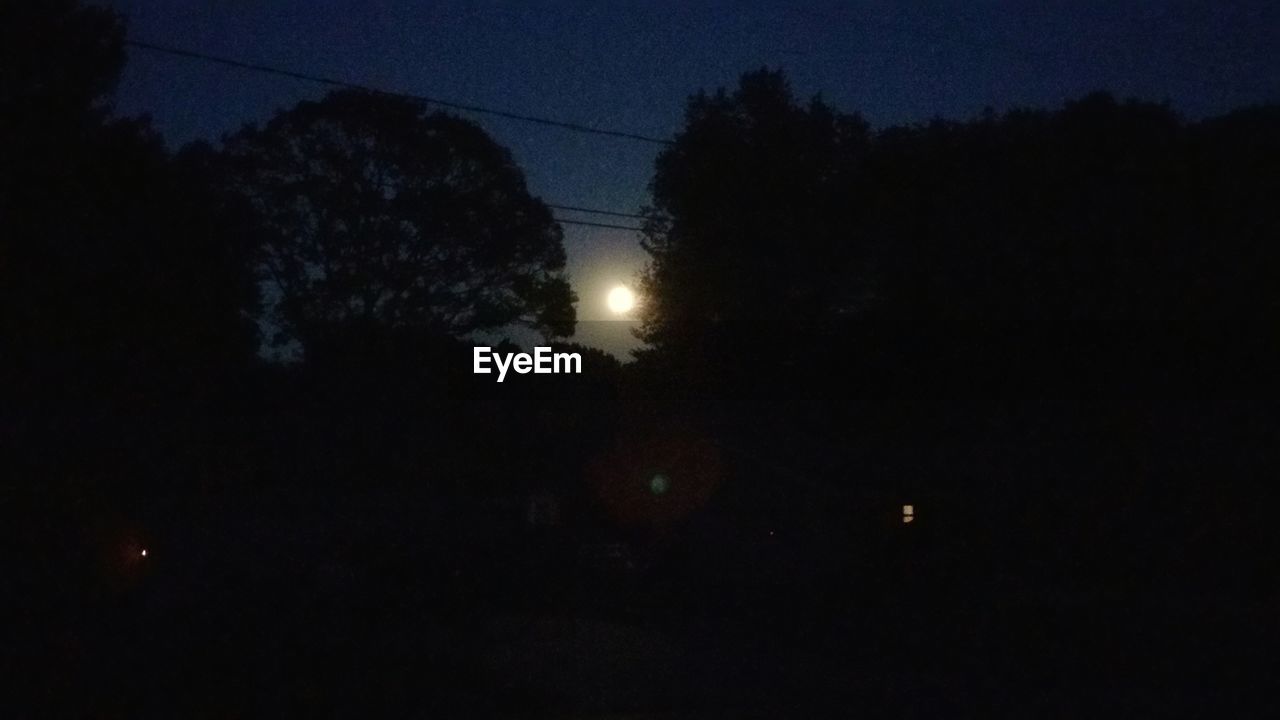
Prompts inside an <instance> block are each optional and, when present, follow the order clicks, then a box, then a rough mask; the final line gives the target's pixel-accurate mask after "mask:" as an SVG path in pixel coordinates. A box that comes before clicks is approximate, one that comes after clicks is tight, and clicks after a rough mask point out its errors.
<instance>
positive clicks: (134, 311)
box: [0, 2, 257, 479]
mask: <svg viewBox="0 0 1280 720" xmlns="http://www.w3.org/2000/svg"><path fill="white" fill-rule="evenodd" d="M4 8H5V10H4V12H5V13H6V14H10V13H12V14H14V15H16V16H11V17H6V18H5V22H3V23H0V25H2V26H3V30H0V32H3V33H4V42H3V43H2V44H3V50H0V53H3V63H0V78H2V79H3V85H0V104H2V105H3V108H2V110H0V157H3V158H4V161H3V162H0V225H2V226H3V227H4V231H3V233H0V258H3V263H2V266H3V271H2V272H0V328H2V331H3V333H4V336H5V351H4V357H3V359H2V360H0V364H2V365H3V370H4V372H5V374H6V376H7V377H6V380H7V381H8V382H6V385H7V386H8V387H12V388H13V389H14V393H13V395H12V396H11V397H12V400H11V402H9V403H6V408H5V410H6V411H7V412H14V413H16V414H20V415H21V416H22V417H23V422H21V423H12V424H10V423H6V429H8V428H22V431H23V433H24V437H23V441H22V442H20V443H19V446H21V447H23V448H24V449H26V450H27V451H28V452H29V453H30V456H31V457H32V458H33V459H34V460H35V462H39V463H49V462H51V461H53V459H54V458H57V459H58V461H59V462H63V463H67V464H80V465H83V466H86V467H91V468H93V470H92V473H93V474H101V475H103V476H113V477H121V476H125V477H130V478H133V479H139V475H138V474H137V473H131V472H123V471H113V470H111V469H109V468H108V467H107V466H106V465H105V464H103V463H102V462H101V456H100V455H98V454H97V453H100V452H110V453H120V452H121V451H122V450H124V451H126V452H124V456H125V457H130V458H132V459H131V460H130V461H129V462H134V461H137V460H138V459H139V458H140V457H141V456H142V453H141V452H135V453H130V452H128V450H129V448H133V449H135V450H136V449H137V448H138V447H139V446H140V445H146V446H147V447H149V448H151V449H159V448H169V449H168V450H165V451H164V452H175V453H176V452H179V450H178V448H179V446H180V445H182V443H179V442H177V441H176V440H174V438H173V437H172V436H170V437H169V440H170V442H165V441H163V440H161V438H160V435H159V434H158V432H159V429H160V428H163V429H164V431H165V432H169V433H179V432H184V430H183V428H185V430H188V431H189V430H191V428H190V427H188V426H186V425H184V424H183V423H176V422H174V420H175V416H182V417H185V418H187V419H191V418H192V417H194V416H195V415H198V414H199V413H200V412H201V410H200V409H201V408H203V409H207V405H206V404H205V403H207V402H209V401H211V400H212V399H213V398H214V397H216V396H217V395H218V394H219V393H221V392H225V389H222V388H219V387H218V386H219V384H220V383H222V382H224V381H226V380H227V378H228V375H229V373H233V372H236V371H237V370H239V369H242V368H243V367H244V366H246V365H247V364H248V363H250V362H252V361H253V359H254V356H255V352H256V345H257V341H256V326H255V324H254V322H253V320H252V315H253V314H255V312H256V303H257V283H256V280H255V278H254V271H253V267H252V264H251V259H252V254H253V250H254V247H253V246H254V243H255V236H256V232H255V230H254V228H253V223H254V219H253V217H252V216H251V215H249V214H248V213H247V207H246V206H245V205H244V203H243V201H242V200H239V199H238V198H236V197H235V196H232V195H229V194H227V193H222V192H219V191H218V183H217V182H216V178H215V170H214V168H213V167H212V165H211V153H210V152H209V151H208V150H207V149H201V148H199V147H193V148H191V149H189V150H188V151H186V152H184V153H182V154H180V155H179V156H178V157H177V158H174V157H171V156H170V155H169V153H168V152H166V150H165V148H164V145H163V142H162V140H161V139H160V137H159V136H158V135H157V134H156V133H154V132H153V131H152V130H151V129H150V127H149V125H148V123H147V121H145V120H134V119H117V118H113V117H112V116H111V115H110V112H109V108H110V104H109V101H110V93H111V90H112V88H113V87H114V84H115V81H116V77H117V75H118V73H119V71H120V68H121V64H122V61H123V58H124V52H123V50H122V44H121V43H122V40H123V27H122V23H121V21H120V20H119V18H117V17H116V16H115V15H114V14H113V13H110V12H108V11H104V10H102V9H98V8H83V9H81V8H79V7H78V6H77V5H76V4H74V3H69V2H52V3H21V4H17V3H6V4H5V6H4ZM9 20H13V22H9ZM192 435H194V433H191V434H189V435H188V437H187V438H185V440H184V442H185V441H186V440H191V439H192ZM55 448H56V452H55V451H54V449H55ZM151 460H152V462H151V464H152V466H153V467H158V466H160V465H162V464H163V463H161V462H159V461H158V460H157V459H156V458H151ZM45 469H48V468H47V466H46V468H45ZM67 477H70V475H67Z"/></svg>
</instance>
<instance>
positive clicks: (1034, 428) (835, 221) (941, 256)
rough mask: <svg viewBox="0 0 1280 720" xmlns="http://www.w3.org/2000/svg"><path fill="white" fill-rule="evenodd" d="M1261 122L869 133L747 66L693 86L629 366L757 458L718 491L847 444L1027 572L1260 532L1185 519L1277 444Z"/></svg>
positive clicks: (1082, 120) (1027, 116)
mask: <svg viewBox="0 0 1280 720" xmlns="http://www.w3.org/2000/svg"><path fill="white" fill-rule="evenodd" d="M1278 127H1280V126H1278V125H1277V116H1276V114H1275V111H1274V109H1273V108H1272V109H1267V108H1262V109H1256V110H1251V111H1248V112H1241V113H1235V114H1233V115H1231V116H1228V117H1226V118H1221V119H1217V120H1211V121H1205V122H1201V123H1191V124H1188V123H1186V122H1184V121H1183V120H1182V119H1181V118H1179V117H1178V116H1177V115H1176V114H1175V113H1174V112H1173V111H1171V110H1170V109H1169V108H1168V107H1166V106H1162V105H1156V104H1151V103H1141V102H1134V101H1130V102H1117V101H1116V100H1114V99H1113V98H1111V97H1110V96H1108V95H1105V94H1095V95H1091V96H1088V97H1085V98H1083V99H1081V100H1079V101H1076V102H1072V103H1068V104H1067V105H1066V107H1064V108H1063V109H1061V110H1058V111H1027V110H1015V111H1012V112H1009V113H1007V114H1005V115H1002V116H998V115H996V114H995V113H992V112H988V113H986V114H984V115H983V116H982V117H979V118H976V119H974V120H972V121H967V122H952V121H943V120H936V121H933V122H929V123H925V124H922V125H915V126H905V127H895V128H888V129H885V130H882V131H879V132H876V133H874V134H872V133H868V132H867V131H866V128H865V126H864V125H863V124H861V123H860V122H859V121H857V120H856V118H845V117H842V116H840V115H838V114H836V113H835V112H834V111H832V110H830V109H828V108H826V107H824V106H822V105H821V104H818V103H815V104H812V105H810V106H809V107H807V108H806V107H802V106H800V105H799V104H797V103H796V102H794V100H793V99H792V98H791V96H790V94H789V93H788V92H787V89H786V84H785V82H784V80H783V79H782V77H781V76H780V75H777V74H774V73H768V72H761V73H755V74H750V75H747V76H745V77H744V78H743V81H742V84H741V86H740V87H739V89H738V90H737V91H736V92H735V93H733V94H727V93H724V92H721V93H719V94H717V95H715V96H707V95H699V96H696V97H694V98H693V99H692V100H691V101H690V105H689V112H688V120H687V124H686V128H685V130H684V131H683V132H682V133H681V134H680V136H679V137H678V138H677V142H676V144H675V145H674V146H673V147H672V148H671V149H669V150H668V151H666V152H664V153H663V154H662V155H661V156H660V157H659V159H658V162H657V166H656V173H655V176H654V180H653V184H652V193H653V204H654V207H655V212H654V215H653V217H652V218H651V219H650V230H649V232H648V233H647V237H646V248H647V249H648V251H649V252H650V254H651V256H652V262H651V265H650V268H649V271H648V276H647V277H646V280H645V291H646V294H647V300H646V306H645V313H646V316H645V324H644V328H643V332H642V335H643V337H644V338H645V339H647V340H649V341H650V343H651V344H652V346H653V348H652V349H651V350H650V351H648V352H647V353H646V354H645V355H644V356H643V357H642V365H644V364H647V365H649V366H653V367H656V368H658V369H659V372H658V373H657V376H658V377H660V378H669V377H671V376H672V375H674V376H676V377H681V378H684V379H688V380H690V381H691V382H692V383H693V384H694V387H693V388H692V389H693V390H695V391H696V393H694V394H696V395H699V396H701V397H703V398H704V399H710V400H712V401H713V402H711V403H707V404H706V405H707V407H709V408H711V409H710V410H707V411H704V412H705V413H706V414H710V415H712V416H716V417H714V418H713V419H716V420H718V421H719V422H720V423H721V424H722V425H723V426H724V428H722V430H721V431H720V440H721V441H722V443H723V444H724V445H725V446H726V447H729V448H732V446H733V444H734V443H737V444H743V443H744V441H746V440H747V439H750V438H755V439H756V440H758V441H759V442H758V444H757V445H756V446H755V447H758V448H763V449H762V450H760V451H759V454H760V456H761V457H762V459H763V461H764V462H762V463H759V464H750V463H745V464H744V465H745V466H744V467H743V468H741V472H740V473H739V475H740V476H746V475H751V474H753V473H757V474H760V475H768V471H765V470H761V469H760V468H761V467H763V466H766V465H768V464H769V463H772V462H775V461H779V460H781V458H780V457H777V456H779V455H785V454H792V453H784V451H783V450H781V449H777V448H787V449H789V450H791V451H795V450H797V449H799V448H807V449H808V450H809V452H807V453H803V454H800V453H795V454H799V455H800V457H801V458H802V460H801V462H806V461H808V460H809V459H810V458H813V459H814V461H813V463H812V465H811V467H821V462H819V461H818V460H820V459H821V458H835V457H853V456H854V454H852V453H846V452H845V450H844V448H845V447H847V446H848V445H850V444H855V445H857V446H860V447H862V448H864V449H865V451H864V453H863V454H864V455H866V456H868V457H871V456H874V457H876V458H878V460H876V463H878V464H884V465H887V466H890V467H895V466H896V467H898V468H905V467H913V468H916V470H914V471H913V472H915V473H917V474H920V475H925V476H926V477H925V479H924V480H922V482H925V483H927V484H929V485H930V486H931V487H932V490H933V491H951V488H954V490H955V492H956V493H957V497H958V496H960V495H961V494H962V495H963V497H964V498H965V502H967V503H970V505H971V508H977V509H978V512H979V513H981V515H982V517H985V518H986V520H984V521H981V522H979V523H976V524H975V525H974V526H973V527H978V526H995V527H1007V528H1009V530H1008V532H1010V533H1013V534H1014V535H1017V534H1018V533H1021V537H1019V542H1016V543H1009V542H1006V543H1004V547H1006V548H1010V552H1015V550H1014V549H1015V548H1018V549H1021V550H1025V551H1026V554H1025V556H1024V558H1023V559H1024V560H1026V561H1027V562H1033V558H1042V559H1047V558H1051V557H1053V556H1054V554H1055V553H1057V554H1061V553H1068V554H1069V553H1071V552H1075V551H1078V550H1079V548H1080V547H1082V546H1087V547H1091V548H1094V550H1095V551H1096V550H1097V549H1098V548H1100V547H1103V546H1108V547H1111V548H1113V549H1114V548H1120V547H1125V548H1134V549H1135V550H1134V552H1135V553H1136V552H1138V551H1137V550H1136V548H1139V547H1141V548H1143V550H1142V551H1143V552H1148V553H1158V552H1159V550H1158V549H1156V548H1154V547H1153V546H1152V545H1151V543H1150V541H1149V539H1147V541H1146V542H1145V543H1139V542H1137V536H1135V535H1134V533H1136V532H1139V530H1138V528H1146V532H1149V533H1157V532H1159V533H1164V534H1168V535H1169V536H1176V534H1177V533H1179V532H1183V533H1185V532H1188V528H1190V527H1193V526H1196V525H1197V524H1200V525H1204V526H1207V525H1211V524H1216V526H1217V527H1224V526H1225V525H1226V524H1227V523H1232V524H1235V525H1236V526H1237V527H1246V526H1247V527H1252V528H1255V529H1256V528H1259V527H1261V523H1260V522H1259V518H1258V517H1256V516H1255V517H1253V518H1252V519H1250V520H1247V521H1246V520H1245V519H1244V516H1243V515H1236V516H1234V517H1232V518H1231V519H1229V520H1228V518H1227V516H1226V515H1225V514H1219V515H1215V516H1212V517H1206V516H1200V513H1201V512H1202V511H1203V510H1204V508H1205V507H1206V506H1207V505H1206V503H1208V502H1209V501H1210V498H1211V497H1214V496H1216V497H1218V498H1219V499H1221V498H1225V497H1235V498H1237V499H1242V498H1244V497H1247V496H1248V495H1249V492H1250V491H1247V490H1246V489H1245V488H1247V487H1248V488H1253V489H1254V491H1256V490H1257V486H1256V485H1254V484H1252V481H1251V480H1249V479H1248V478H1250V477H1252V476H1254V475H1256V474H1257V471H1258V468H1257V467H1254V468H1252V469H1250V470H1247V471H1246V470H1244V469H1242V468H1241V466H1240V462H1237V461H1236V460H1234V459H1233V458H1239V457H1249V458H1253V459H1254V460H1253V461H1254V462H1258V461H1260V459H1261V458H1262V457H1264V455H1260V454H1259V452H1260V450H1259V448H1260V446H1261V442H1262V441H1261V438H1262V437H1264V436H1265V434H1266V433H1267V432H1271V431H1273V430H1274V427H1275V423H1274V419H1272V420H1267V419H1266V418H1265V417H1264V414H1261V413H1259V408H1260V407H1261V406H1262V405H1265V404H1266V403H1267V402H1272V401H1275V400H1277V398H1276V396H1275V394H1274V393H1273V392H1271V391H1269V390H1265V388H1267V387H1268V386H1269V383H1268V382H1267V380H1266V375H1267V373H1266V372H1265V371H1262V370H1261V368H1262V367H1273V366H1274V365H1275V364H1277V363H1280V353H1278V352H1277V338H1278V337H1280V334H1278V333H1277V332H1276V329H1275V328H1276V327H1277V325H1276V321H1277V316H1276V308H1277V307H1278V303H1277V300H1276V298H1277V297H1278V296H1277V291H1276V288H1277V287H1280V250H1278V248H1280V246H1277V245H1276V243H1275V242H1274V241H1273V238H1275V237H1277V236H1280V224H1278V222H1277V219H1278V218H1280V213H1278V212H1277V210H1276V207H1275V204H1274V203H1272V202H1268V201H1267V200H1264V199H1263V195H1264V194H1265V192H1266V191H1265V190H1263V188H1267V187H1271V186H1273V185H1275V184H1276V181H1277V178H1280V146H1278V145H1277V141H1276V137H1278V135H1277V132H1276V130H1277V128H1278ZM1228 128H1229V129H1228ZM1268 128H1269V129H1268ZM641 369H642V370H643V369H645V368H644V367H642V368H641ZM664 384H665V385H671V384H672V383H670V381H664V383H659V384H658V386H659V387H662V386H663V385H664ZM681 389H682V390H684V389H685V388H681ZM1261 397H1266V398H1267V400H1261V399H1260V398H1261ZM1225 428H1231V430H1229V431H1228V430H1225ZM1224 433H1225V434H1224ZM771 454H772V455H774V457H770V455H771ZM865 462H869V461H865ZM778 464H779V465H782V464H783V463H781V462H779V463H778ZM1228 467H1230V468H1233V470H1232V471H1231V472H1230V473H1229V474H1230V476H1231V477H1232V478H1233V480H1232V484H1231V485H1230V489H1228V485H1227V484H1225V483H1222V482H1219V483H1217V484H1215V485H1214V486H1213V490H1212V492H1210V491H1209V489H1208V486H1206V485H1204V484H1203V483H1202V478H1204V477H1207V476H1208V475H1220V474H1222V471H1223V470H1224V469H1225V468H1228ZM966 468H968V469H967V470H966ZM1193 468H1194V469H1193ZM1211 468H1213V469H1212V470H1211ZM862 469H866V465H863V467H862ZM821 471H822V472H826V473H831V474H832V475H833V476H835V477H841V476H847V475H849V474H850V473H851V472H853V473H856V471H857V469H855V468H841V467H838V466H827V467H825V468H822V469H821ZM968 474H972V475H973V476H974V477H975V479H972V480H966V481H963V482H964V483H965V484H964V485H963V493H960V489H959V485H957V483H960V482H962V481H961V480H960V479H959V478H960V477H962V476H964V475H968ZM1015 476H1016V477H1021V478H1025V479H1024V480H1022V481H1020V482H1017V483H1006V482H1004V481H1001V480H998V479H996V478H999V477H1015ZM1220 501H1221V500H1219V502H1220ZM1157 507H1158V508H1161V509H1162V512H1160V513H1159V515H1158V518H1157V517H1149V518H1147V520H1148V522H1146V523H1142V524H1134V523H1132V522H1131V521H1130V518H1132V517H1133V516H1134V514H1135V513H1139V512H1144V510H1143V508H1148V509H1149V508H1157ZM1009 518H1015V519H1016V520H1014V521H1010V520H1009ZM1157 526H1158V527H1159V528H1161V529H1160V530H1159V531H1156V530H1155V529H1154V528H1156V527H1157ZM1015 528H1016V530H1015ZM1175 528H1176V529H1175ZM1151 537H1155V535H1151ZM1032 538H1041V539H1042V540H1044V542H1043V543H1036V542H1032V541H1031V540H1032ZM1125 538H1128V539H1129V541H1128V542H1126V541H1125ZM1081 543H1083V545H1081ZM1050 545H1053V547H1049V546H1050ZM1021 550H1018V551H1021ZM1122 557H1125V558H1127V560H1126V561H1128V562H1141V561H1140V560H1136V559H1135V558H1137V555H1125V554H1124V553H1121V552H1115V551H1113V552H1112V553H1111V554H1109V555H1108V561H1109V562H1111V563H1117V562H1121V560H1120V558H1122ZM1099 564H1100V565H1101V564H1102V563H1099Z"/></svg>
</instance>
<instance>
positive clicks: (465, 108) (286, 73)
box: [124, 40, 674, 145]
mask: <svg viewBox="0 0 1280 720" xmlns="http://www.w3.org/2000/svg"><path fill="white" fill-rule="evenodd" d="M124 42H125V44H126V45H128V46H130V47H135V48H139V49H142V50H149V51H151V52H157V53H162V54H165V55H174V56H177V57H184V58H190V59H193V60H203V61H205V62H211V63H216V64H219V65H226V66H228V67H234V68H239V69H241V70H250V71H253V72H260V73H266V74H269V75H278V76H281V77H287V78H293V79H294V80H303V81H306V82H313V83H319V84H321V85H332V86H335V87H344V88H351V89H353V90H363V91H365V92H371V93H378V94H380V95H391V96H394V97H401V98H407V99H410V100H418V101H420V102H425V103H429V104H431V105H438V106H440V107H444V108H449V109H450V110H458V111H460V112H468V113H474V114H477V115H492V116H494V117H501V118H507V119H508V120H519V121H520V122H527V123H534V124H536V125H545V126H548V127H558V128H562V129H564V130H572V131H574V132H580V133H589V134H592V135H604V136H606V137H613V138H621V139H624V140H636V141H639V142H647V143H652V144H655V145H672V144H674V142H673V141H672V140H668V139H664V138H656V137H651V136H648V135H639V134H637V133H631V132H624V131H622V130H607V129H604V128H595V127H589V126H587V125H579V124H578V123H571V122H565V121H563V120H553V119H551V118H544V117H538V116H535V115H524V114H521V113H513V112H507V111H505V110H495V109H493V108H487V107H481V106H479V105H467V104H464V103H457V102H452V101H449V100H440V99H439V98H434V97H429V96H427V95H415V94H411V93H402V92H391V91H388V90H379V89H377V88H373V87H369V86H367V85H360V84H358V83H353V82H347V81H345V80H338V79H335V78H329V77H324V76H322V75H311V74H308V73H300V72H294V71H292V70H284V69H282V68H277V67H271V66H269V65H261V64H258V63H250V62H244V61H241V60H235V59H232V58H228V57H221V56H218V55H210V54H207V53H202V52H196V51H195V50H187V49H185V48H178V47H170V46H168V45H157V44H155V43H150V42H145V41H142V40H125V41H124Z"/></svg>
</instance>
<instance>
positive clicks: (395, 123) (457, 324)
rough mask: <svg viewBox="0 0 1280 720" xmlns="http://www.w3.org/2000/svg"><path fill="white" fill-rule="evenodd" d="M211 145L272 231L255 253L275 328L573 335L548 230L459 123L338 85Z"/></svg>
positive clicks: (522, 192) (554, 240) (496, 151)
mask: <svg viewBox="0 0 1280 720" xmlns="http://www.w3.org/2000/svg"><path fill="white" fill-rule="evenodd" d="M226 154H227V155H228V157H229V158H230V161H231V163H232V167H233V174H234V177H235V182H236V183H237V187H238V188H239V190H240V191H241V192H243V193H244V195H245V196H246V197H248V198H250V199H251V201H252V202H253V204H254V206H255V207H256V208H257V210H258V212H259V213H260V214H261V216H262V217H263V219H264V221H265V222H266V224H267V225H268V226H269V227H270V228H271V230H272V234H271V236H270V238H269V241H268V242H267V243H266V244H265V246H264V252H263V256H262V261H263V265H264V266H265V268H266V270H267V276H268V278H269V280H270V284H271V285H272V287H273V291H274V292H275V293H276V294H277V295H278V302H277V304H276V310H277V313H276V316H275V319H276V321H277V322H278V324H279V326H280V327H281V328H282V329H283V330H284V331H285V333H286V334H287V336H288V337H290V338H292V339H294V340H299V341H301V342H302V343H303V344H304V345H306V344H307V343H308V342H313V341H315V340H316V339H317V338H319V337H320V336H322V335H323V334H325V333H326V332H329V331H330V329H332V328H334V327H335V326H341V325H345V324H350V323H363V324H372V325H376V326H381V327H387V328H400V329H404V328H411V329H418V330H423V331H429V332H435V333H444V334H449V335H454V336H462V335H466V334H468V333H470V332H472V331H474V330H479V329H485V328H495V327H500V326H503V325H507V324H510V323H523V324H527V325H529V326H532V327H535V328H537V329H539V330H542V331H543V332H545V333H547V334H548V335H552V336H561V335H568V334H569V333H571V332H572V329H573V321H574V312H573V305H572V303H573V300H574V298H573V294H572V292H571V291H570V289H569V285H568V283H567V281H566V280H565V278H564V276H563V275H562V272H561V271H562V269H563V267H564V261H565V257H564V249H563V246H562V244H561V233H560V229H559V226H558V225H556V224H555V222H554V221H553V220H552V217H551V213H550V212H549V211H548V209H547V208H546V206H545V205H543V204H542V203H541V202H540V201H538V200H537V199H536V198H534V197H532V196H531V195H529V193H528V191H527V189H526V188H525V183H524V176H523V174H522V173H521V172H520V170H519V168H517V167H516V165H515V163H514V162H513V161H512V159H511V155H510V153H509V152H507V150H505V149H504V148H502V147H500V146H499V145H497V144H496V143H494V142H493V141H492V140H491V139H490V138H489V137H488V136H487V135H486V134H485V133H484V132H483V131H482V130H481V129H480V128H478V127H476V126H475V125H473V124H472V123H469V122H466V121H464V120H461V119H458V118H455V117H450V116H448V115H445V114H441V113H434V114H427V112H426V111H425V108H424V107H423V105H422V104H421V103H417V102H414V101H412V100H408V99H403V98H398V97H392V96H388V95H379V94H372V93H365V92H356V91H341V92H335V93H333V94H331V95H329V96H328V97H326V98H325V99H323V100H321V101H319V102H303V103H301V104H299V105H298V106H297V107H295V108H293V109H292V110H289V111H287V112H283V113H281V114H280V115H278V116H276V117H275V118H273V119H272V120H271V121H270V122H268V123H267V124H266V125H265V126H263V127H262V128H254V127H250V128H247V129H245V130H244V131H242V132H240V133H238V134H237V135H235V136H233V137H231V138H229V139H228V141H227V145H226Z"/></svg>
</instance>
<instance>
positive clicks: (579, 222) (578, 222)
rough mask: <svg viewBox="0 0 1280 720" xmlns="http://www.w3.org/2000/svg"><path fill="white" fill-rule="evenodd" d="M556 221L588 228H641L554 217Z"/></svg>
mask: <svg viewBox="0 0 1280 720" xmlns="http://www.w3.org/2000/svg"><path fill="white" fill-rule="evenodd" d="M556 222H557V223H561V224H564V225H585V227H589V228H609V229H616V231H631V232H640V231H641V228H628V227H626V225H611V224H609V223H589V222H586V220H564V219H561V218H556Z"/></svg>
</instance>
